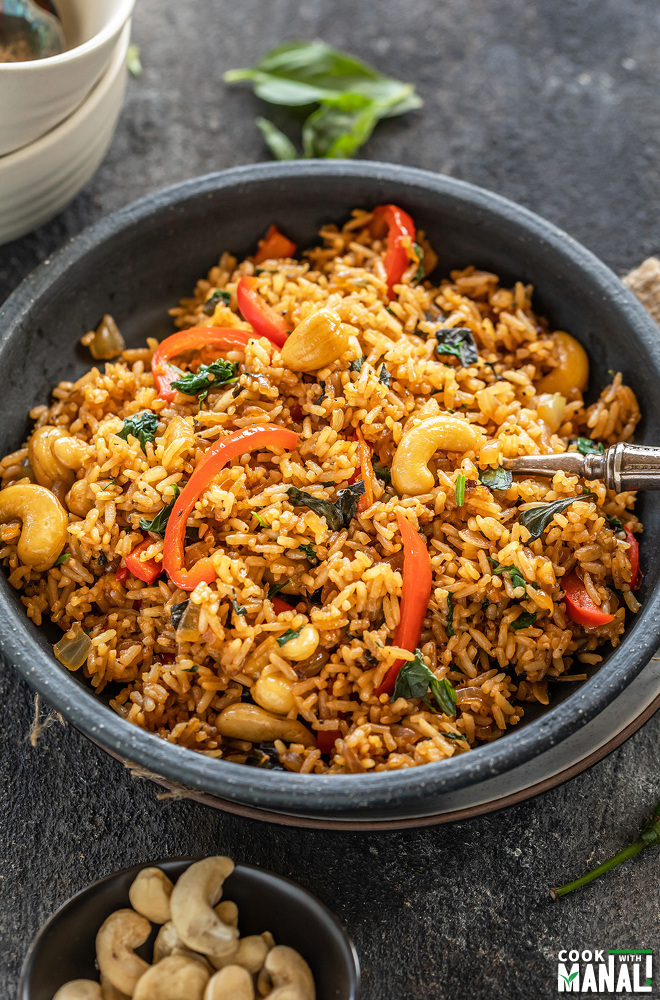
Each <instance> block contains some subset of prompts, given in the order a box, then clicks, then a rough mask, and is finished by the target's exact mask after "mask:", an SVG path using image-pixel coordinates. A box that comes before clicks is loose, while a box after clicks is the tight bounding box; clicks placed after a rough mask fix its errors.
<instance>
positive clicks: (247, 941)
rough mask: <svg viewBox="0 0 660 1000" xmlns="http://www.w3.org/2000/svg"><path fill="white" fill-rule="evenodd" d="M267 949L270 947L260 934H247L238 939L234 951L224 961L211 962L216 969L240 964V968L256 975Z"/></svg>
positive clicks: (261, 966) (264, 958) (261, 965)
mask: <svg viewBox="0 0 660 1000" xmlns="http://www.w3.org/2000/svg"><path fill="white" fill-rule="evenodd" d="M269 951H270V948H269V946H268V944H267V942H266V941H265V940H264V938H263V937H262V936H261V934H249V935H248V936H247V937H244V938H241V939H240V940H239V942H238V948H237V949H236V951H233V952H231V954H230V955H229V956H228V957H227V958H226V959H225V960H224V961H213V960H212V963H213V965H215V967H216V969H222V968H223V967H224V966H225V965H240V966H241V968H243V969H247V970H248V972H251V973H252V974H253V975H256V974H257V972H259V970H260V969H262V968H263V964H264V962H265V961H266V955H267V954H268V952H269Z"/></svg>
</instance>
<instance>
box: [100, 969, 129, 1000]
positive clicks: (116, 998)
mask: <svg viewBox="0 0 660 1000" xmlns="http://www.w3.org/2000/svg"><path fill="white" fill-rule="evenodd" d="M101 996H102V997H103V1000H131V998H130V997H129V995H128V993H122V991H121V990H118V989H117V987H116V986H113V985H112V983H111V982H110V980H109V979H108V977H107V976H104V975H103V973H101Z"/></svg>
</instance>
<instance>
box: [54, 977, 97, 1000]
mask: <svg viewBox="0 0 660 1000" xmlns="http://www.w3.org/2000/svg"><path fill="white" fill-rule="evenodd" d="M53 1000H103V996H102V993H101V987H100V986H99V984H98V983H95V982H93V980H91V979H72V980H71V982H70V983H65V984H64V986H61V987H60V988H59V990H58V991H57V993H56V994H55V996H54V997H53Z"/></svg>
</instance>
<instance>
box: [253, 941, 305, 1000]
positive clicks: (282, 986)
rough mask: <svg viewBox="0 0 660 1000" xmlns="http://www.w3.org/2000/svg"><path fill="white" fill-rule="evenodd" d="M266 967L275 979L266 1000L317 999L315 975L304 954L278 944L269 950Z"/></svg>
mask: <svg viewBox="0 0 660 1000" xmlns="http://www.w3.org/2000/svg"><path fill="white" fill-rule="evenodd" d="M264 968H265V970H266V972H267V973H268V975H269V976H270V978H271V979H272V981H273V987H274V988H273V990H272V992H271V993H269V994H268V996H267V998H266V1000H315V998H316V988H315V986H314V977H313V976H312V972H311V969H310V967H309V966H308V964H307V962H306V961H305V959H304V958H303V957H302V955H299V954H298V952H297V951H294V949H293V948H287V946H286V945H282V944H278V945H276V947H275V948H273V949H272V951H269V952H268V956H267V957H266V962H265V964H264Z"/></svg>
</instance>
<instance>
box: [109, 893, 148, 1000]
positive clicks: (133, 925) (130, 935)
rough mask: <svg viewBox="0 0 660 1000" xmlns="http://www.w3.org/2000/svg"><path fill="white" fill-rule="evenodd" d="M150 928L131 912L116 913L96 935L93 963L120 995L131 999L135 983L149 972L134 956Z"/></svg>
mask: <svg viewBox="0 0 660 1000" xmlns="http://www.w3.org/2000/svg"><path fill="white" fill-rule="evenodd" d="M150 934H151V924H150V923H149V921H148V920H147V919H146V918H145V917H141V916H140V914H139V913H136V912H135V911H134V910H128V909H126V910H117V911H116V912H115V913H111V914H110V916H109V917H108V918H107V920H105V921H104V922H103V923H102V924H101V928H100V930H99V932H98V934H97V935H96V959H97V962H98V966H99V969H100V971H101V972H102V974H103V975H104V976H105V977H106V978H107V979H108V980H109V982H110V983H111V984H112V985H113V986H114V987H115V988H116V989H118V990H121V992H122V993H128V995H129V996H132V994H133V991H134V989H135V984H136V983H137V981H138V979H139V978H140V977H141V976H142V975H143V974H144V973H145V972H146V971H147V969H149V968H150V965H149V963H148V962H145V961H144V959H143V958H140V957H139V955H136V954H135V950H134V949H135V948H139V947H140V945H141V944H144V942H145V941H146V940H147V938H148V937H149V935H150Z"/></svg>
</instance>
